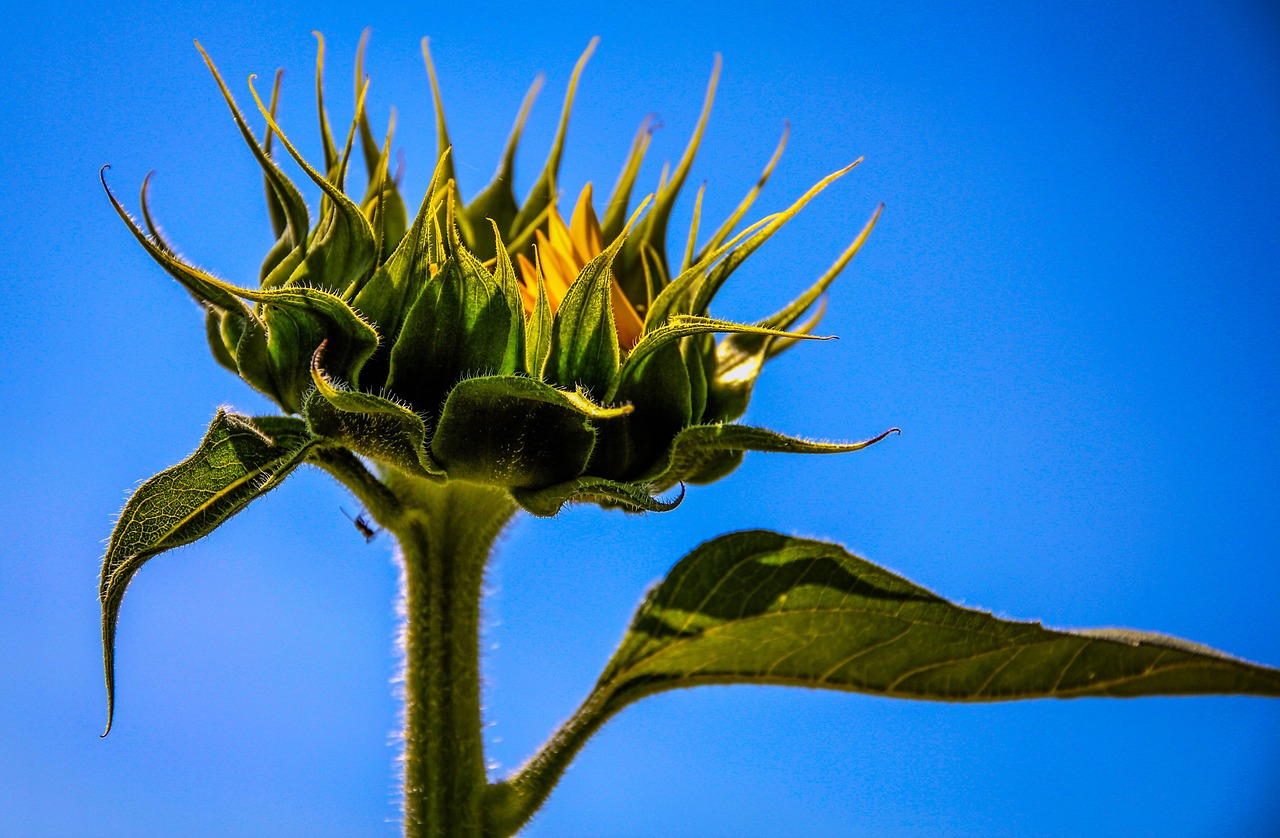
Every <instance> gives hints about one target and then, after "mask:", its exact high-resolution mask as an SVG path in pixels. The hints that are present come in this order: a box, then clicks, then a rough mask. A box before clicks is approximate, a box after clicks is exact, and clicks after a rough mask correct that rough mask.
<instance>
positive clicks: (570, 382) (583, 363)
mask: <svg viewBox="0 0 1280 838" xmlns="http://www.w3.org/2000/svg"><path fill="white" fill-rule="evenodd" d="M625 240H626V234H625V232H624V233H623V235H621V236H619V237H618V238H617V239H615V240H614V242H613V244H611V245H609V246H608V247H607V248H606V249H605V251H604V252H603V253H601V254H600V255H599V256H597V257H596V258H594V259H592V260H591V261H590V262H588V263H587V264H586V265H585V266H584V267H583V268H582V270H581V271H579V272H578V276H577V277H576V278H575V279H574V280H573V282H572V283H571V284H570V285H569V290H568V291H567V292H566V293H565V295H564V299H563V300H561V301H560V307H559V308H558V309H557V310H556V313H555V318H554V319H553V320H552V321H551V347H550V349H549V350H548V354H547V363H546V366H545V368H544V369H545V376H546V379H547V380H548V381H549V382H551V383H552V384H559V385H562V386H565V387H579V386H581V387H585V388H586V389H587V391H588V392H590V393H592V394H593V395H595V396H597V397H599V396H604V395H605V394H607V393H609V391H610V390H611V389H612V387H613V384H614V381H615V379H616V378H617V375H618V361H619V357H620V355H621V350H620V349H619V347H618V329H617V327H616V326H615V325H614V320H613V274H612V272H611V270H610V269H611V267H612V265H613V260H614V257H616V256H617V255H618V250H619V249H620V248H621V247H622V244H623V242H624V241H625Z"/></svg>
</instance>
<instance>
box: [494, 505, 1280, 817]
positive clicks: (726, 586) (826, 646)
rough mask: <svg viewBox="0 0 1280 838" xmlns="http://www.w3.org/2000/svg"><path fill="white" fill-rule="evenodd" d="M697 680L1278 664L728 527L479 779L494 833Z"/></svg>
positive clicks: (1101, 680) (962, 676)
mask: <svg viewBox="0 0 1280 838" xmlns="http://www.w3.org/2000/svg"><path fill="white" fill-rule="evenodd" d="M705 684H775V685H784V686H798V687H811V688H825V689H835V690H842V691H848V692H861V693H869V694H871V695H880V696H890V697H895V698H912V699H925V700H934V701H956V702H989V701H1012V700H1018V699H1031V698H1082V697H1090V696H1096V697H1132V696H1153V695H1208V694H1248V695H1262V696H1280V670H1277V669H1273V668H1271V667H1267V666H1259V665H1257V664H1253V663H1249V662H1248V661H1244V660H1240V659H1239V658H1234V657H1231V656H1229V655H1226V654H1223V653H1222V652H1219V651H1217V650H1215V649H1211V648H1209V647H1207V646H1202V645H1199V644H1195V643H1188V642H1187V641H1185V640H1179V639H1177V638H1173V637H1166V636H1163V635H1158V634H1151V633H1147V632H1135V631H1126V630H1116V629H1103V630H1094V631H1055V630H1052V629H1046V628H1044V627H1043V626H1041V625H1040V624H1039V623H1026V622H1017V621H1013V620H1002V619H999V618H997V617H994V616H993V615H991V614H989V613H986V612H983V611H976V610H973V609H969V608H963V607H961V606H958V605H954V604H952V603H950V602H948V601H947V600H945V599H943V598H942V597H939V596H938V595H936V594H934V593H932V592H931V591H928V590H926V589H924V588H921V587H919V586H918V585H915V584H912V583H911V582H909V581H907V580H906V579H903V578H902V577H900V576H897V575H895V574H893V573H890V572H889V571H887V570H884V569H883V568H880V567H877V566H876V565H874V564H872V563H871V562H868V561H867V560H865V559H862V558H859V557H858V556H855V555H853V554H851V553H849V552H848V551H846V550H845V549H844V548H842V547H840V546H839V545H836V544H830V543H826V542H821V541H811V540H808V539H803V538H793V537H790V536H786V535H780V534H778V533H773V532H766V531H762V530H757V531H748V532H738V533H733V534H730V535H725V536H721V537H720V538H717V539H714V540H712V541H709V542H707V543H705V544H703V545H702V546H700V547H698V548H697V549H696V550H694V551H693V552H692V553H690V554H689V555H688V556H686V557H685V558H683V559H681V560H680V562H679V563H678V564H677V565H676V566H675V568H674V569H672V571H671V573H670V574H668V576H667V578H666V579H665V580H664V581H663V582H662V583H661V584H660V585H658V586H657V587H656V588H654V589H653V590H652V591H651V592H650V593H649V595H648V596H647V597H646V598H645V601H644V602H643V603H642V604H641V606H640V609H639V610H638V611H637V613H636V615H635V618H634V619H633V620H632V623H631V627H630V629H629V630H628V632H627V634H626V636H625V637H624V638H623V641H622V644H621V646H620V647H619V649H618V651H617V652H616V653H614V656H613V658H612V659H611V660H610V661H609V664H608V666H607V667H606V668H605V671H604V674H603V675H601V677H600V680H599V681H598V682H597V684H596V687H595V689H594V690H593V691H592V694H591V695H590V696H589V697H588V699H587V701H586V702H585V703H584V704H583V705H582V707H581V708H580V709H579V710H578V712H577V713H576V714H575V715H574V716H573V717H572V718H571V719H570V720H569V721H568V722H567V723H565V725H564V726H563V727H562V728H561V729H560V730H559V731H558V732H557V733H556V734H555V735H554V736H552V737H551V739H550V740H549V741H548V744H547V746H545V747H544V749H543V750H542V752H541V753H539V754H538V755H536V756H535V757H534V758H533V759H532V760H531V761H530V762H529V763H528V764H527V765H526V766H525V767H524V768H523V769H521V770H520V771H519V772H517V773H516V774H515V775H514V776H512V777H511V778H509V779H508V780H506V781H505V782H502V783H499V784H496V785H494V786H492V787H491V788H490V790H489V792H488V797H487V800H486V804H487V805H486V808H487V811H488V814H489V828H490V830H491V831H492V833H493V834H498V835H510V834H513V833H514V832H515V831H516V829H518V828H519V826H520V825H521V824H523V823H524V821H525V820H526V819H527V818H528V817H529V816H530V815H531V814H532V813H533V812H534V811H536V809H537V807H538V806H539V805H540V804H541V802H542V801H543V800H544V799H545V798H546V796H547V794H549V793H550V790H551V788H553V787H554V785H555V783H556V781H557V780H558V779H559V777H560V775H561V774H562V773H563V772H564V769H565V768H566V767H567V766H568V764H569V762H570V761H571V760H572V759H573V757H574V755H575V754H576V753H577V752H578V750H580V749H581V747H582V745H583V744H584V743H585V742H586V740H587V739H588V738H589V737H590V736H591V735H592V734H593V733H594V732H595V731H596V730H598V729H599V728H600V726H601V725H602V724H603V723H604V722H605V721H606V720H608V719H609V718H610V717H611V716H613V715H614V714H616V713H617V712H618V711H619V710H621V709H622V708H624V707H626V706H627V705H629V704H631V703H633V702H635V701H637V700H639V699H641V698H644V697H645V696H649V695H653V694H655V693H659V692H663V691H666V690H673V689H679V688H685V687H694V686H699V685H705Z"/></svg>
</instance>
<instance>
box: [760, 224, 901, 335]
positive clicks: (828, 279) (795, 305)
mask: <svg viewBox="0 0 1280 838" xmlns="http://www.w3.org/2000/svg"><path fill="white" fill-rule="evenodd" d="M882 212H884V204H881V205H880V206H878V207H876V211H875V212H874V213H872V215H871V220H870V221H868V222H867V223H866V225H865V226H864V227H863V228H862V230H861V231H859V233H858V235H857V236H856V237H855V238H854V240H853V242H852V243H850V245H849V246H848V247H846V248H845V249H844V252H843V253H841V254H840V255H839V257H837V258H836V261H835V262H834V263H833V264H832V265H831V267H830V268H827V270H826V272H825V273H823V274H822V276H820V277H818V281H817V282H815V283H813V285H811V286H809V287H808V288H807V289H805V292H804V293H803V294H801V295H800V296H799V297H796V299H794V300H793V301H791V303H789V304H788V305H786V306H785V307H784V308H783V309H782V310H781V311H779V312H777V313H776V314H774V315H772V316H771V317H766V318H765V319H764V320H761V321H760V322H759V323H758V324H757V325H759V326H764V327H766V328H771V329H790V328H791V327H792V325H794V324H795V322H796V321H797V320H799V319H800V318H801V317H803V316H804V314H805V312H806V311H808V310H809V309H810V308H811V307H812V306H813V304H814V303H815V302H817V301H818V298H819V297H821V296H822V295H823V294H825V293H826V291H827V289H828V288H830V287H831V283H833V282H835V281H836V279H837V278H838V277H839V276H840V272H841V271H843V270H844V269H845V266H846V265H848V264H849V262H850V261H851V260H852V259H853V257H854V256H857V255H858V251H859V250H861V249H862V246H863V245H864V244H866V241H867V237H868V236H870V235H871V231H872V230H874V229H875V226H876V222H877V221H879V220H880V213H882Z"/></svg>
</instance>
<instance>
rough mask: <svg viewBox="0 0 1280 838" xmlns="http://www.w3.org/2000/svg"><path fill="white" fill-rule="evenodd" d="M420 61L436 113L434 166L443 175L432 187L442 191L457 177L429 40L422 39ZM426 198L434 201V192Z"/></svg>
mask: <svg viewBox="0 0 1280 838" xmlns="http://www.w3.org/2000/svg"><path fill="white" fill-rule="evenodd" d="M422 60H423V61H424V62H426V65H427V77H428V78H429V79H430V81H431V101H432V104H433V105H434V106H435V113H436V166H437V168H442V169H443V174H444V176H443V177H442V178H441V179H440V182H439V184H434V183H433V184H432V185H433V187H434V188H435V189H444V188H447V184H448V183H449V182H450V181H456V180H457V179H458V176H457V174H455V172H454V168H453V159H452V157H451V155H450V154H449V151H450V149H452V148H453V143H451V142H449V128H448V126H447V125H446V124H445V119H444V100H443V99H442V98H441V96H440V80H439V79H438V78H436V64H435V62H434V61H432V60H431V39H430V38H423V39H422ZM428 197H430V198H432V199H434V198H436V197H437V196H436V195H435V194H434V192H429V193H428Z"/></svg>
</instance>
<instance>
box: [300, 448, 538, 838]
mask: <svg viewBox="0 0 1280 838" xmlns="http://www.w3.org/2000/svg"><path fill="white" fill-rule="evenodd" d="M343 453H345V452H340V453H338V454H333V455H330V456H324V457H315V458H313V461H314V462H315V463H316V464H317V465H319V466H320V467H322V468H324V469H325V470H326V471H328V472H329V473H330V474H332V475H333V476H334V477H336V478H338V480H340V481H341V482H342V483H343V484H344V485H345V486H346V487H347V488H348V489H350V490H351V491H352V492H353V493H354V494H355V495H356V497H358V498H359V499H360V501H361V502H362V503H364V504H365V506H366V508H367V509H368V510H369V512H370V514H372V515H373V517H374V519H375V520H376V521H377V522H378V523H379V524H380V525H381V526H382V527H383V528H385V529H386V530H388V531H389V532H391V533H392V534H393V535H394V536H395V537H396V540H397V541H398V542H399V544H400V552H399V558H400V562H401V570H402V576H401V585H402V591H401V592H402V596H403V601H404V626H403V634H402V638H401V640H402V643H403V645H404V672H403V676H404V834H405V836H406V838H480V836H482V835H484V833H485V827H484V820H485V816H484V800H485V787H486V779H487V778H486V776H485V761H484V739H483V735H482V730H481V719H480V595H481V587H482V585H483V582H484V570H485V565H486V563H487V561H488V558H489V554H490V553H491V552H492V550H493V544H494V541H495V540H496V539H497V537H498V534H499V533H501V532H502V528H503V527H504V526H505V525H506V523H507V522H508V521H509V520H510V519H511V516H512V514H513V513H514V512H515V509H516V507H515V504H514V503H513V502H512V500H511V497H510V496H509V495H508V494H507V493H506V492H504V491H502V490H499V489H493V488H490V487H487V486H480V485H477V484H474V483H464V482H458V481H450V482H449V483H444V484H441V483H432V482H429V481H426V480H420V479H417V478H413V477H408V476H405V475H402V474H397V473H393V472H388V473H386V474H384V480H385V482H383V481H379V480H378V479H377V478H375V477H374V476H373V475H372V474H370V473H369V472H368V471H367V470H366V469H365V468H364V466H363V464H361V463H360V461H359V460H358V459H357V458H355V457H352V456H350V455H347V456H345V457H344V456H342V454H343Z"/></svg>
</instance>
